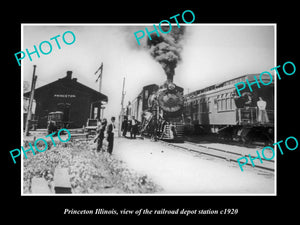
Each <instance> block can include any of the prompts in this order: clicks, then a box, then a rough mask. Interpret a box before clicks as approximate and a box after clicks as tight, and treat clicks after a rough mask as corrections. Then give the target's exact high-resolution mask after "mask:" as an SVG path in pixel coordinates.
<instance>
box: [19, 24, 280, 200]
mask: <svg viewBox="0 0 300 225" xmlns="http://www.w3.org/2000/svg"><path fill="white" fill-rule="evenodd" d="M171 24H172V25H177V24H176V23H171ZM155 25H157V26H158V23H155ZM180 25H181V26H273V27H274V62H275V65H274V67H275V66H276V65H277V23H226V24H222V23H192V24H180ZM24 26H153V24H151V23H130V24H123V23H100V24H99V23H95V24H91V23H22V24H21V50H22V49H23V48H24V45H23V38H24V35H23V32H24V29H23V27H24ZM270 69H271V68H270ZM23 72H24V70H23V66H22V65H21V146H22V145H23V134H24V132H23V82H24V80H23ZM274 78H275V89H274V91H275V94H274V96H275V98H274V101H275V104H274V111H275V112H274V120H275V123H274V126H275V130H274V134H275V135H274V141H275V142H274V143H276V142H277V76H276V75H274ZM274 151H275V162H274V163H275V170H274V173H275V174H274V193H266V194H263V193H249V194H247V193H245V194H233V193H231V194H230V193H223V194H221V193H210V194H207V193H206V194H199V193H178V194H176V193H172V194H171V193H170V194H168V193H154V194H75V193H73V194H24V193H23V151H21V196H70V197H71V196H150V197H151V196H277V154H276V152H277V146H275V148H274Z"/></svg>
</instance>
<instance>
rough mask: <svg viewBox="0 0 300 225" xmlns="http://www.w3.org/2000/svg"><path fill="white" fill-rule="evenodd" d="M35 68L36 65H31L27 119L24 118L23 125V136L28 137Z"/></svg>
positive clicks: (35, 77) (35, 78)
mask: <svg viewBox="0 0 300 225" xmlns="http://www.w3.org/2000/svg"><path fill="white" fill-rule="evenodd" d="M35 68H36V65H33V74H32V82H31V91H30V99H29V106H28V110H27V118H26V124H25V135H26V136H28V135H29V120H31V109H32V102H33V98H34V89H35V83H36V80H37V76H36V75H35Z"/></svg>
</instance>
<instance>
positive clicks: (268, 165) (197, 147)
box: [161, 141, 275, 172]
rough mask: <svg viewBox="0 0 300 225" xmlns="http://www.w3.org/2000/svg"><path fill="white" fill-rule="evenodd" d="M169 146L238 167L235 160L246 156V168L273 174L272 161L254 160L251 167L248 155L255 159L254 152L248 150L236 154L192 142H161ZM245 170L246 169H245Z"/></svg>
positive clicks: (235, 152)
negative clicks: (224, 161)
mask: <svg viewBox="0 0 300 225" xmlns="http://www.w3.org/2000/svg"><path fill="white" fill-rule="evenodd" d="M161 142H163V143H165V144H167V145H169V146H173V147H176V148H179V149H182V150H186V151H190V152H193V153H196V154H203V155H208V156H210V157H214V158H220V159H223V160H226V161H229V162H235V163H236V164H237V165H238V162H237V159H239V158H241V157H243V156H247V157H248V163H247V166H248V167H252V168H253V169H260V170H264V171H268V172H274V169H275V162H274V160H265V159H264V158H262V161H263V163H260V162H259V160H255V167H253V166H252V164H251V161H250V160H249V156H248V154H251V155H252V157H253V158H255V157H256V151H253V149H252V151H251V150H249V152H247V153H244V154H243V152H237V151H230V150H225V149H221V148H215V147H210V146H206V145H204V144H196V143H193V142H189V141H185V142H184V143H171V142H164V141H161ZM245 168H246V167H245Z"/></svg>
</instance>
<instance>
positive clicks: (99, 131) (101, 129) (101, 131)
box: [95, 118, 107, 152]
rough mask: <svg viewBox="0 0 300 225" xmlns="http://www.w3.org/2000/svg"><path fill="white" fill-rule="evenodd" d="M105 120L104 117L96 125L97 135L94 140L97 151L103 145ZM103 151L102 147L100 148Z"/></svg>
mask: <svg viewBox="0 0 300 225" xmlns="http://www.w3.org/2000/svg"><path fill="white" fill-rule="evenodd" d="M106 125H107V120H106V119H105V118H104V119H103V120H102V122H101V121H100V122H99V125H98V126H97V129H96V132H97V137H96V139H95V142H96V141H97V152H100V150H101V149H102V146H103V139H104V131H105V129H106ZM102 151H103V149H102Z"/></svg>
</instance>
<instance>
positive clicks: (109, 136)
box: [94, 117, 116, 154]
mask: <svg viewBox="0 0 300 225" xmlns="http://www.w3.org/2000/svg"><path fill="white" fill-rule="evenodd" d="M115 120H116V118H115V117H111V121H110V123H108V124H107V120H106V119H105V118H104V119H102V120H100V121H99V122H98V125H97V129H96V133H97V134H96V137H95V139H94V142H97V152H100V151H101V150H102V151H105V150H104V148H103V140H104V138H106V140H107V143H108V144H107V152H108V153H109V154H112V151H113V146H114V129H115V127H116V126H115Z"/></svg>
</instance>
